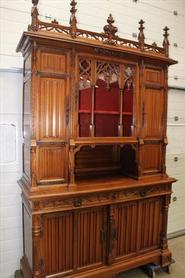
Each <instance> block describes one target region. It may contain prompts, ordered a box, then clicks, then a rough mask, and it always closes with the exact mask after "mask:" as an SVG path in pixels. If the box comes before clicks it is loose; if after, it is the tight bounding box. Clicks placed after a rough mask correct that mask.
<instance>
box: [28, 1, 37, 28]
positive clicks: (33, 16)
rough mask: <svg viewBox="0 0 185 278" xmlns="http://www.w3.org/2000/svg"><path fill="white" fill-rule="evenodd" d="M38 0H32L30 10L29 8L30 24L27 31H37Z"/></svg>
mask: <svg viewBox="0 0 185 278" xmlns="http://www.w3.org/2000/svg"><path fill="white" fill-rule="evenodd" d="M38 3H39V0H32V4H33V6H32V10H31V24H30V25H28V31H38V16H39V12H38V8H37V5H38Z"/></svg>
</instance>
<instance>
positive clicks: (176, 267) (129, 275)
mask: <svg viewBox="0 0 185 278" xmlns="http://www.w3.org/2000/svg"><path fill="white" fill-rule="evenodd" d="M169 248H170V250H171V252H172V254H173V259H175V264H172V266H171V274H170V275H169V274H167V273H166V272H163V271H157V272H156V278H158V277H159V278H162V277H168V278H185V236H181V237H178V238H175V239H171V240H169ZM118 277H119V278H146V277H148V275H147V274H145V273H144V272H143V271H141V270H140V269H134V270H130V271H127V272H124V273H122V274H121V275H119V276H118Z"/></svg>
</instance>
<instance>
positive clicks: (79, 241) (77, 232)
mask: <svg viewBox="0 0 185 278" xmlns="http://www.w3.org/2000/svg"><path fill="white" fill-rule="evenodd" d="M106 222H107V209H106V207H97V208H96V207H95V208H89V209H79V210H74V211H68V212H61V213H51V214H46V215H44V216H43V238H42V258H43V269H44V271H43V272H44V277H45V276H48V277H49V276H50V275H52V274H60V275H61V274H67V273H73V272H75V271H76V272H78V271H81V270H85V269H88V268H89V269H91V268H94V267H97V266H101V265H102V264H104V263H105V262H104V258H105V253H104V240H105V238H104V237H105V236H106V235H105V231H104V225H105V224H106ZM52 277H53V276H52ZM54 277H55V276H54Z"/></svg>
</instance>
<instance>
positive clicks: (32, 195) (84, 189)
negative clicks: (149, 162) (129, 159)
mask: <svg viewBox="0 0 185 278" xmlns="http://www.w3.org/2000/svg"><path fill="white" fill-rule="evenodd" d="M173 182H176V179H174V178H171V177H167V176H164V177H161V176H153V177H145V178H143V179H140V180H135V179H133V178H129V177H128V178H126V177H121V176H120V177H116V178H115V177H113V176H112V177H108V176H107V177H101V178H94V179H92V180H89V179H81V180H78V181H77V183H76V184H75V185H73V186H65V185H59V186H58V187H56V186H55V188H52V186H51V187H40V188H39V190H38V189H37V191H35V192H34V191H32V192H29V196H28V198H29V199H32V200H34V199H42V198H47V197H57V196H58V197H65V196H68V197H69V196H71V197H72V196H78V195H82V194H89V193H93V192H105V191H106V192H108V191H115V190H118V191H119V190H124V189H128V188H130V189H131V188H139V187H145V186H149V185H154V186H155V185H163V184H164V185H165V184H170V183H173ZM19 184H20V186H21V188H22V189H23V191H24V192H25V193H26V191H25V187H24V184H23V182H22V180H20V181H19ZM26 195H27V193H26Z"/></svg>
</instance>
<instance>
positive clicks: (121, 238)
mask: <svg viewBox="0 0 185 278" xmlns="http://www.w3.org/2000/svg"><path fill="white" fill-rule="evenodd" d="M161 201H162V200H161V198H160V197H159V198H151V199H145V200H139V201H134V202H128V203H125V204H118V205H114V206H112V208H111V211H112V212H111V214H112V217H113V219H114V221H115V223H114V226H115V229H116V237H114V239H113V238H112V237H111V233H110V241H111V240H112V244H110V246H113V250H112V254H111V256H112V262H114V261H115V262H116V261H118V260H126V259H127V258H128V257H129V256H137V255H138V254H139V253H142V252H144V251H145V250H148V249H157V248H159V246H160V233H161V223H162V210H161V203H162V202H161ZM110 251H111V250H110Z"/></svg>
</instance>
